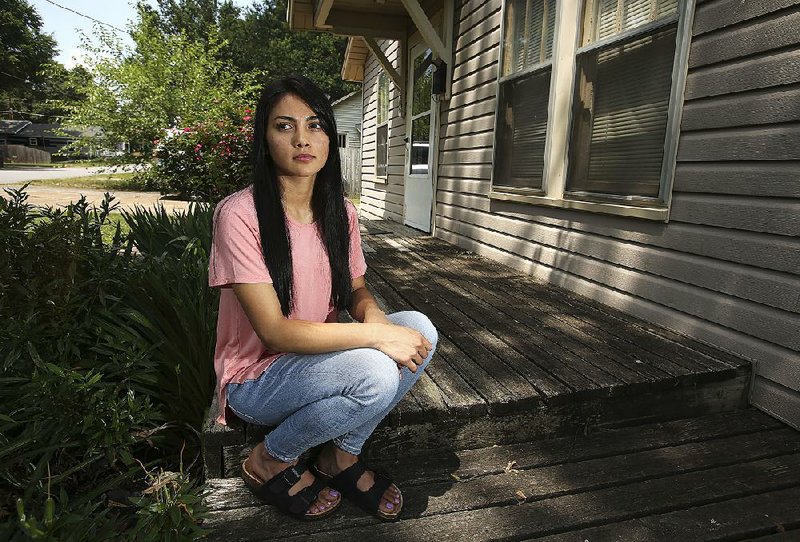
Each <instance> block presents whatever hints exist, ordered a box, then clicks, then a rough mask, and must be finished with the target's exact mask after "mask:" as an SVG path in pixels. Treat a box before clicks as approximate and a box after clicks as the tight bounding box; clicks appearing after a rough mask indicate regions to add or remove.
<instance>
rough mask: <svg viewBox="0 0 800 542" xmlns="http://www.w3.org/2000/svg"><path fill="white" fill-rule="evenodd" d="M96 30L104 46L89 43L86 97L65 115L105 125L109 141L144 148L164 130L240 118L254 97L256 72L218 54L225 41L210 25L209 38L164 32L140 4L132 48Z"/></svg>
mask: <svg viewBox="0 0 800 542" xmlns="http://www.w3.org/2000/svg"><path fill="white" fill-rule="evenodd" d="M97 35H98V37H99V39H100V43H99V44H97V45H94V46H89V45H87V47H88V48H90V52H91V53H92V54H91V55H90V59H89V60H88V70H89V72H90V73H91V75H92V79H91V80H90V81H89V82H88V83H87V85H86V87H85V88H84V91H85V93H86V99H85V100H83V101H80V102H77V103H75V104H73V105H72V106H71V108H70V109H71V115H70V117H69V119H68V120H69V123H70V124H73V125H77V126H97V127H100V128H101V129H102V132H103V136H102V139H104V140H105V141H103V142H104V143H106V144H110V145H113V144H115V143H116V142H118V141H129V142H130V143H131V144H132V146H133V147H134V148H136V149H138V150H145V151H146V150H148V149H150V148H152V145H153V143H152V142H153V140H154V139H158V138H160V137H161V136H163V134H164V131H165V130H166V129H167V128H170V127H183V126H191V125H194V124H198V123H200V122H202V121H204V120H208V119H228V118H236V117H240V116H241V115H242V111H243V109H244V108H245V107H246V106H247V105H248V104H249V103H250V102H251V101H252V99H253V98H254V95H255V82H254V80H253V77H252V76H251V75H250V74H241V73H239V72H238V71H237V70H236V69H232V67H231V66H230V65H229V64H228V63H226V62H224V61H223V60H220V59H219V56H220V48H221V46H222V44H221V40H220V38H219V37H218V35H217V32H216V31H215V30H214V29H213V28H212V30H211V31H209V33H208V36H207V41H206V42H205V43H201V42H198V41H194V40H191V39H189V38H188V37H187V36H186V34H185V33H178V34H165V33H164V32H163V31H162V30H161V28H160V27H159V21H158V18H157V17H156V16H155V14H154V13H153V12H152V11H151V10H149V9H145V8H144V7H143V6H141V5H140V6H139V7H138V21H137V23H136V24H135V25H134V26H133V28H132V30H131V37H132V38H133V41H134V48H133V50H126V49H125V48H124V47H123V46H122V44H121V43H120V41H119V40H118V39H116V38H115V36H114V35H113V34H110V33H107V32H104V31H102V30H97Z"/></svg>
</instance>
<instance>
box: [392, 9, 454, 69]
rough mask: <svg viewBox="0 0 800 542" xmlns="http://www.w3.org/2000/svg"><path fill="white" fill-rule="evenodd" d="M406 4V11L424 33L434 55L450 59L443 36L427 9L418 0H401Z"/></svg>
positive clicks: (446, 59)
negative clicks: (431, 19)
mask: <svg viewBox="0 0 800 542" xmlns="http://www.w3.org/2000/svg"><path fill="white" fill-rule="evenodd" d="M400 1H401V2H402V3H403V6H405V8H406V11H408V14H409V15H410V16H411V20H412V21H414V24H415V25H416V27H417V30H419V33H420V34H422V38H423V39H424V40H425V43H427V44H428V46H429V47H430V48H431V50H432V51H433V54H434V56H436V58H443V59H445V61H449V60H450V59H449V57H448V56H447V48H446V47H445V46H444V42H443V41H442V38H441V37H439V34H438V33H437V32H436V29H435V28H433V25H432V24H431V22H430V20H429V19H428V16H427V15H426V14H425V11H424V10H423V9H422V7H421V6H420V5H419V2H418V1H417V0H400Z"/></svg>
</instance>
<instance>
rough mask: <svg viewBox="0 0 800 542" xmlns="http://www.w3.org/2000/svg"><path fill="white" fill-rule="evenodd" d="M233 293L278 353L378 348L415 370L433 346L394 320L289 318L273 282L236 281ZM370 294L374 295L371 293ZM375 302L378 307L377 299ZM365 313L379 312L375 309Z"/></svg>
mask: <svg viewBox="0 0 800 542" xmlns="http://www.w3.org/2000/svg"><path fill="white" fill-rule="evenodd" d="M362 280H363V278H362ZM354 285H355V281H354ZM233 292H234V294H236V298H237V299H238V300H239V303H240V304H241V306H242V309H243V310H244V312H245V314H246V315H247V318H248V320H250V324H251V325H252V326H253V329H254V330H255V332H256V334H257V335H258V337H259V338H260V339H261V342H262V343H264V345H265V346H266V347H267V348H269V349H270V350H274V351H277V352H295V353H298V354H320V353H324V352H335V351H337V350H348V349H351V348H376V349H378V350H380V351H382V352H384V353H385V354H386V355H388V356H389V357H391V358H392V359H393V360H394V361H396V362H397V363H398V364H400V365H404V366H406V367H408V368H409V369H411V370H412V371H416V368H417V367H416V366H417V365H419V364H420V363H422V361H423V360H424V359H425V357H427V355H428V352H429V351H430V349H431V348H432V345H431V344H430V342H429V341H428V340H427V339H426V338H425V337H424V336H423V335H422V334H421V333H419V332H418V331H416V330H414V329H410V328H407V327H403V326H397V325H394V324H391V323H372V322H369V323H359V324H340V323H335V322H330V323H328V322H326V323H319V322H309V321H306V320H290V319H288V318H286V317H284V316H283V313H282V312H281V306H280V301H279V300H278V295H277V294H276V293H275V288H274V287H273V286H272V284H270V283H255V284H239V283H236V284H233ZM360 295H363V294H360ZM369 297H370V298H372V296H371V295H369ZM364 303H366V306H365V305H364ZM372 303H374V304H375V308H377V303H375V300H374V298H373V299H372ZM360 305H361V307H362V308H363V309H364V310H365V311H366V309H367V308H368V306H369V302H368V301H366V302H364V301H362V303H361V304H360ZM378 310H380V309H378ZM366 312H369V314H370V315H375V314H376V313H375V312H374V310H373V309H370V310H369V311H366ZM381 314H383V313H382V312H381ZM384 318H385V316H384Z"/></svg>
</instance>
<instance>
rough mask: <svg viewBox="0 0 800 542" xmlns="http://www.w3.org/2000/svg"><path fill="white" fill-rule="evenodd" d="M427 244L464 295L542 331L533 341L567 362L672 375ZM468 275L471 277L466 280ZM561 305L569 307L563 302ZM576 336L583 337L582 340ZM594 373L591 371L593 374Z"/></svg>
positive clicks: (529, 331) (625, 376)
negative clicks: (567, 322) (607, 344)
mask: <svg viewBox="0 0 800 542" xmlns="http://www.w3.org/2000/svg"><path fill="white" fill-rule="evenodd" d="M426 244H427V243H425V242H418V243H417V246H419V247H420V248H422V249H423V250H425V254H424V259H425V260H428V261H431V262H432V263H435V264H437V265H438V266H439V269H438V271H437V274H440V275H441V276H444V277H447V278H448V279H449V280H450V281H451V282H452V283H453V284H454V285H455V286H456V287H457V288H459V289H460V292H461V295H464V296H465V297H474V298H477V299H481V300H482V301H484V302H486V303H489V304H490V305H491V306H492V307H493V308H494V309H496V310H498V311H500V312H501V313H503V314H505V315H506V316H507V318H508V321H509V322H510V323H514V324H516V323H521V324H524V326H525V328H519V329H517V328H515V329H512V331H515V332H517V334H520V335H522V336H525V337H532V336H535V335H540V336H541V337H543V338H544V340H533V342H535V343H538V344H540V345H541V346H542V348H544V349H546V350H547V351H548V352H549V353H552V354H553V355H554V356H555V357H557V358H559V357H560V358H562V359H564V361H565V363H567V364H569V365H570V366H573V367H576V368H579V369H581V370H582V368H583V367H584V365H585V364H586V362H588V363H591V364H593V365H595V366H596V367H601V368H603V369H604V370H605V371H606V372H608V373H610V374H612V375H614V376H616V377H617V378H619V379H620V380H622V381H624V382H643V381H646V380H649V379H651V378H664V377H667V376H669V373H666V372H664V371H662V370H650V368H649V367H648V366H644V365H642V364H641V362H639V364H638V365H640V366H638V367H637V364H636V361H635V360H634V359H630V360H628V357H627V355H626V353H623V352H620V351H613V350H611V349H609V348H606V347H605V344H604V343H602V342H601V341H598V340H595V339H594V338H593V337H591V336H590V335H588V334H586V333H584V332H582V331H580V330H578V329H576V328H574V327H570V326H567V325H564V324H563V323H562V322H561V321H560V320H558V319H557V318H555V317H553V314H552V313H553V312H560V311H553V310H551V308H550V307H546V308H545V312H541V311H542V309H543V308H544V307H543V305H542V304H537V303H536V296H535V295H533V296H525V297H524V298H520V297H516V296H514V294H513V293H512V292H511V291H509V290H507V289H506V288H504V286H506V285H507V283H505V281H503V280H502V279H501V278H495V279H493V280H489V279H485V277H488V276H489V275H488V274H485V273H483V272H478V273H470V270H471V269H473V270H474V260H469V259H466V258H458V257H453V256H451V255H448V256H447V257H445V256H442V255H441V254H440V251H438V250H437V248H438V246H437V247H436V248H432V249H425V245H426ZM495 271H496V269H495ZM468 276H469V280H463V279H464V278H466V277H468ZM459 277H461V278H459ZM512 300H513V301H512ZM510 301H511V302H510ZM561 308H562V309H563V308H566V307H564V306H563V305H562V307H561ZM500 318H502V317H500ZM517 321H518V322H517ZM577 339H581V340H582V342H579V341H578V340H577ZM527 340H531V339H527ZM576 356H577V358H576ZM684 372H685V371H684ZM593 373H594V372H591V374H593ZM607 384H611V385H613V381H611V382H607Z"/></svg>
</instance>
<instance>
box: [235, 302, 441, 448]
mask: <svg viewBox="0 0 800 542" xmlns="http://www.w3.org/2000/svg"><path fill="white" fill-rule="evenodd" d="M387 318H389V320H390V321H391V322H392V323H394V324H398V325H401V326H406V327H410V328H412V329H416V330H417V331H419V332H420V333H422V334H423V335H424V336H425V337H426V338H427V339H428V340H429V341H430V342H431V344H432V345H433V348H432V349H431V351H430V352H429V353H428V357H427V358H425V360H424V361H423V363H422V365H420V366H419V367H418V368H417V372H416V373H412V372H411V371H410V370H409V369H408V368H406V367H403V368H402V369H401V370H400V371H398V369H397V368H398V365H397V364H396V363H395V362H394V361H393V360H392V359H391V358H390V357H389V356H387V355H386V354H384V353H383V352H381V351H380V350H376V349H374V348H355V349H352V350H342V351H338V352H327V353H324V354H294V353H288V354H284V355H282V356H281V357H279V358H278V359H276V360H275V361H274V362H273V363H272V364H271V365H270V366H269V367H268V368H267V370H266V371H264V373H262V374H261V375H260V376H259V377H258V378H257V379H255V380H248V381H246V382H242V383H241V384H235V383H230V384H228V386H227V392H228V405H229V406H230V408H231V410H232V411H233V412H234V413H235V414H236V415H237V416H238V417H240V418H241V419H242V420H244V421H246V422H249V423H254V424H258V425H273V426H277V427H276V428H275V429H274V430H273V431H272V432H270V433H269V434H268V435H267V436H266V437H265V438H264V445H265V446H266V448H267V452H268V453H269V454H270V455H271V456H272V457H274V458H276V459H278V460H280V461H284V462H286V463H291V462H293V461H295V460H296V459H297V458H298V457H299V456H300V454H302V453H303V452H305V451H306V450H308V449H309V448H312V447H314V446H316V445H318V444H321V443H323V442H328V441H329V440H333V443H334V444H335V445H336V446H337V447H339V448H340V449H342V450H344V451H346V452H349V453H351V454H354V455H358V454H359V453H361V448H362V446H363V445H364V443H365V442H366V440H367V439H368V438H369V437H370V435H371V434H372V432H373V431H374V430H375V427H377V425H378V423H380V421H381V420H382V419H383V418H384V417H385V416H386V415H387V414H388V413H389V411H390V410H392V408H394V406H395V405H396V404H397V403H398V402H399V401H400V399H402V398H403V396H404V395H405V394H406V393H407V392H408V390H409V389H411V386H413V385H414V383H415V382H416V381H417V380H418V379H419V377H420V376H421V375H422V372H423V370H424V369H425V367H427V365H428V363H429V362H430V360H431V357H432V356H433V352H434V350H435V348H436V343H437V340H438V338H439V335H438V333H437V331H436V328H435V327H434V326H433V324H432V323H431V321H430V320H429V319H428V317H427V316H425V315H424V314H422V313H420V312H416V311H403V312H395V313H393V314H388V315H387ZM352 325H358V324H352Z"/></svg>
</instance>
